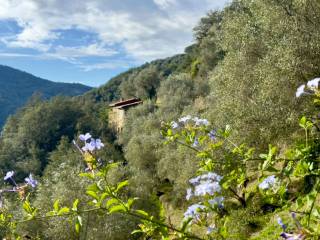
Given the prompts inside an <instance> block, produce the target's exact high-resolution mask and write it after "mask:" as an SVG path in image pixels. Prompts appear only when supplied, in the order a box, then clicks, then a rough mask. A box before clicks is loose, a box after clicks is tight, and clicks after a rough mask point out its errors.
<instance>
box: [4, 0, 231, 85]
mask: <svg viewBox="0 0 320 240" xmlns="http://www.w3.org/2000/svg"><path fill="white" fill-rule="evenodd" d="M227 1H228V0H73V1H66V0H23V1H21V0H1V1H0V64H4V65H8V66H11V67H14V68H18V69H21V70H24V71H27V72H29V73H32V74H34V75H36V76H39V77H42V78H45V79H48V80H52V81H59V82H79V83H82V84H86V85H90V86H99V85H101V84H104V83H105V82H107V81H108V80H109V79H110V78H111V77H113V76H115V75H116V74H118V73H120V72H123V71H125V70H127V69H128V68H130V67H134V66H138V65H141V64H142V63H145V62H147V61H151V60H154V59H158V58H164V57H168V56H172V55H174V54H177V53H182V52H183V50H184V48H185V47H186V46H188V45H190V44H191V43H192V41H193V38H192V28H193V27H194V26H195V25H196V24H197V22H198V21H199V19H200V18H201V17H202V16H204V15H205V14H206V13H207V12H208V11H209V10H216V9H219V8H221V7H223V6H224V5H225V3H226V2H227Z"/></svg>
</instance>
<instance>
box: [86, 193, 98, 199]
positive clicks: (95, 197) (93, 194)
mask: <svg viewBox="0 0 320 240" xmlns="http://www.w3.org/2000/svg"><path fill="white" fill-rule="evenodd" d="M86 194H87V195H89V196H90V197H92V198H94V199H96V200H98V199H99V197H98V195H97V193H96V192H94V191H86Z"/></svg>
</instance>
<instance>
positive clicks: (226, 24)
mask: <svg viewBox="0 0 320 240" xmlns="http://www.w3.org/2000/svg"><path fill="white" fill-rule="evenodd" d="M319 15H320V4H319V3H318V2H317V1H311V0H307V1H302V0H255V1H251V0H235V1H233V2H232V3H231V4H230V5H229V6H227V7H226V8H225V9H223V10H222V11H216V12H209V13H208V14H207V16H205V17H204V18H202V19H201V21H200V22H199V24H198V26H196V27H195V28H194V35H195V40H196V43H195V44H194V45H192V46H189V47H187V48H186V50H185V53H184V54H181V55H177V56H174V57H171V58H167V59H163V60H157V61H153V62H150V63H147V64H145V65H143V66H141V67H138V68H135V69H131V70H129V71H128V72H125V73H123V74H120V75H119V76H117V77H115V78H113V79H111V80H110V81H109V82H108V83H107V84H106V85H104V86H102V87H101V88H98V89H94V90H91V91H90V92H88V93H87V94H85V95H83V96H82V97H77V98H71V99H70V98H62V97H57V98H54V99H51V100H47V101H40V100H38V99H33V100H31V101H30V102H29V104H28V105H26V106H25V107H24V108H22V109H21V110H20V111H19V112H18V113H17V114H16V115H14V116H12V117H11V118H9V120H8V121H7V123H6V125H5V126H4V129H3V132H2V136H1V140H0V164H1V167H2V170H3V175H5V172H6V171H9V170H13V169H14V170H15V171H16V172H17V176H16V177H17V180H20V181H22V180H23V178H24V177H25V176H26V175H27V174H28V173H29V172H30V171H32V172H33V173H35V174H37V178H38V179H39V180H40V184H39V187H38V188H37V190H36V192H35V193H34V194H32V195H31V196H30V199H29V200H30V201H31V203H32V204H33V205H34V206H37V207H38V208H39V209H40V210H43V209H50V208H52V207H51V206H52V205H53V204H54V201H55V200H56V199H59V203H60V205H61V206H72V204H73V203H74V200H75V199H79V202H80V203H81V205H80V206H79V207H85V206H86V203H90V204H96V203H93V202H92V201H91V199H92V197H93V196H94V193H92V191H93V192H95V191H96V192H99V191H102V190H101V189H100V188H97V187H94V186H96V185H94V184H93V185H91V188H90V189H89V192H90V191H91V192H90V193H89V194H87V195H86V194H85V192H86V185H88V184H89V183H90V182H91V184H92V181H94V180H95V179H93V180H92V179H91V178H90V176H89V178H88V179H87V178H79V177H78V175H79V173H80V172H83V171H84V168H85V167H86V166H85V164H84V163H83V158H82V157H81V155H80V154H79V152H78V151H77V149H76V148H75V147H74V146H73V144H71V141H72V139H74V138H77V136H78V135H79V134H80V133H85V132H90V133H91V134H92V135H93V136H94V137H98V136H99V137H101V138H102V140H103V142H104V143H105V145H106V146H105V147H104V148H103V149H102V150H101V151H99V152H98V153H97V154H98V156H96V159H99V158H101V159H102V160H103V163H102V165H103V166H104V167H106V166H109V165H110V163H113V162H116V163H120V166H119V167H118V168H117V169H111V170H110V171H104V170H99V171H101V172H102V173H101V175H98V177H100V176H104V175H103V174H105V176H104V178H103V179H100V180H99V181H98V180H97V182H98V183H99V182H100V183H101V184H102V185H103V186H105V185H104V184H105V182H109V183H110V184H116V183H117V182H122V181H123V180H124V179H128V181H129V185H128V186H127V187H126V188H125V191H123V192H121V194H120V195H119V196H118V195H117V197H119V198H123V199H125V200H124V201H129V200H130V199H131V197H139V200H137V201H136V203H135V205H134V206H135V208H136V209H143V210H144V211H146V212H149V213H150V214H151V215H153V216H155V219H157V220H159V221H160V220H161V219H164V222H166V223H167V224H169V225H170V226H171V230H173V231H174V229H172V228H178V227H179V226H180V222H181V219H182V218H183V212H184V211H185V209H187V206H188V205H190V203H196V202H198V201H202V199H201V198H199V199H197V198H196V199H193V198H192V199H191V201H186V189H187V188H189V185H190V184H189V179H192V178H193V177H195V175H198V173H199V175H201V174H203V171H209V170H208V169H210V172H212V171H214V172H217V173H218V174H220V175H223V176H224V178H223V180H222V181H223V188H224V190H223V192H222V193H223V194H224V195H223V196H224V197H225V199H226V200H225V210H221V209H220V210H221V211H220V210H219V209H218V212H216V213H217V215H214V216H215V217H214V218H216V217H217V216H218V220H217V221H216V224H215V225H216V227H217V228H218V229H219V230H218V233H217V232H214V233H212V234H213V235H212V236H211V237H215V239H276V238H277V237H278V236H279V234H280V232H281V227H280V226H277V221H276V216H278V215H281V216H282V217H284V216H286V214H287V213H288V212H289V210H292V209H293V206H294V207H295V208H294V209H295V211H297V212H303V213H306V214H309V216H310V217H309V219H306V220H304V218H303V214H302V217H300V216H299V220H300V218H301V223H302V224H304V226H306V225H307V227H308V228H306V230H305V231H309V232H312V233H315V235H308V238H309V239H318V237H319V230H318V229H317V227H314V225H312V224H315V225H317V220H315V219H317V216H316V214H315V216H313V215H312V216H311V213H313V209H318V207H319V204H318V201H319V199H318V182H319V179H318V178H319V176H318V172H319V166H318V163H317V161H318V159H319V142H318V137H319V128H318V121H319V120H318V118H319V116H318V115H317V114H316V113H317V106H315V105H313V104H311V103H312V100H313V95H312V94H310V93H314V91H315V92H316V90H315V89H313V91H311V92H309V94H308V95H306V96H304V97H299V98H296V97H295V94H296V89H297V87H298V86H299V85H300V84H302V83H304V82H306V81H307V80H310V79H312V78H315V77H317V76H319V75H320V62H319V61H320V45H319V42H320V29H319V27H318V26H319V24H320V19H319V17H318V16H319ZM316 93H317V94H319V93H318V92H316ZM133 96H135V97H139V98H142V99H143V100H144V103H143V104H142V105H140V106H138V107H136V108H133V109H131V110H129V111H128V113H127V118H126V125H125V128H124V130H123V132H122V133H121V134H120V135H119V136H117V137H116V136H115V135H114V133H113V132H112V130H111V129H108V126H107V125H108V103H110V102H112V101H116V100H118V99H120V98H129V97H133ZM318 97H319V96H318ZM317 101H318V100H317ZM317 101H316V103H317ZM70 113H71V114H70ZM186 115H192V116H197V117H199V118H206V119H207V120H208V122H210V124H211V125H209V126H207V125H206V124H204V125H206V128H200V129H198V128H188V127H187V128H186V129H187V130H186V131H185V132H183V131H182V132H180V131H177V132H175V131H176V130H175V125H171V124H170V123H171V122H172V121H177V119H179V118H180V117H181V116H186ZM303 115H306V116H310V117H308V118H302V120H301V121H300V126H299V119H300V116H303ZM311 116H312V117H311ZM177 122H178V121H177ZM227 124H228V125H229V126H231V129H232V131H231V130H230V129H229V128H230V127H227V129H226V128H225V127H226V125H227ZM301 127H302V128H301ZM160 129H162V132H161V131H160ZM213 129H216V131H217V132H219V133H220V135H221V136H222V137H223V138H222V139H224V138H225V139H227V140H228V142H229V143H234V145H236V147H235V146H233V147H230V145H228V144H227V145H225V144H222V143H221V144H220V143H219V142H218V143H219V144H218V143H217V144H213V145H210V143H208V135H207V134H208V133H210V130H213ZM219 129H220V130H219ZM221 129H222V130H221ZM172 132H173V133H175V134H176V135H171V134H172ZM306 133H307V141H305V140H304V139H305V134H306ZM197 134H198V135H199V136H198V135H197ZM195 136H198V137H199V139H195ZM201 136H203V137H201ZM185 137H187V138H185ZM165 139H167V140H168V139H169V140H170V141H169V142H170V144H164V142H165V141H164V140H165ZM176 140H177V141H178V142H177V141H176ZM196 140H197V141H199V142H197V141H196ZM222 142H223V143H224V142H225V141H222ZM181 143H182V144H181ZM241 144H244V145H241ZM269 144H272V145H277V146H278V148H274V147H273V146H272V145H269ZM200 146H201V148H200ZM198 147H199V148H198ZM234 147H235V148H234ZM207 148H208V149H209V150H210V154H211V151H213V150H214V155H208V152H209V150H208V149H207ZM194 149H197V151H198V154H195V153H194ZM239 149H240V150H241V151H240V150H239ZM253 149H255V150H254V151H253ZM216 150H217V151H216ZM200 153H201V154H200ZM260 153H267V154H262V155H260ZM199 158H200V159H199ZM247 158H250V159H258V160H259V161H262V163H265V164H256V163H255V162H248V163H247V162H245V165H244V167H243V164H242V161H244V160H246V159H247ZM286 159H287V160H288V162H287V161H284V160H286ZM206 160H210V161H213V162H217V161H218V162H219V163H220V164H216V165H209V167H208V162H207V161H206ZM86 161H87V163H88V160H86ZM210 161H209V163H210ZM294 161H296V162H294ZM292 162H293V163H292ZM199 163H200V166H199ZM203 163H205V164H203ZM288 166H289V167H288ZM204 167H208V168H204ZM199 168H200V170H199ZM102 169H103V168H102ZM199 171H200V172H199ZM201 171H202V172H201ZM106 172H107V174H106ZM272 174H273V175H272ZM268 176H269V177H271V180H272V179H273V180H274V179H275V178H274V177H272V176H276V179H280V180H281V184H280V185H279V188H277V190H274V189H273V190H274V191H270V192H269V191H268V190H267V188H265V189H264V190H266V191H260V190H259V184H260V183H263V180H264V179H266V178H267V177H268ZM226 180H228V181H226ZM271 180H270V181H271ZM232 184H233V185H232ZM262 186H263V185H262ZM102 188H103V187H102ZM262 188H263V187H262ZM285 188H287V189H285ZM99 189H100V190H99ZM230 189H231V190H232V191H233V194H234V195H235V196H237V197H234V196H233V195H232V191H231V192H230V191H229V190H230ZM87 193H88V192H87ZM111 193H112V191H111ZM99 194H100V192H99ZM101 194H103V192H101ZM109 194H110V192H109ZM7 195H8V196H7ZM108 196H110V195H108ZM11 198H12V197H11V195H10V194H6V198H5V202H4V206H6V207H5V210H10V211H14V213H15V214H17V216H21V217H22V214H23V213H22V211H21V210H20V208H19V206H18V205H19V203H16V202H15V201H12V199H11ZM94 198H95V197H94ZM111 198H112V197H111ZM234 198H236V201H235V200H234ZM97 199H98V198H97ZM97 199H96V201H97ZM128 199H129V200H128ZM206 200H208V199H206ZM117 201H118V200H117ZM203 201H204V200H203ZM124 203H125V202H124ZM296 203H297V205H296ZM161 206H163V207H161ZM310 206H311V210H310ZM56 208H57V206H56ZM58 209H59V208H58ZM219 211H220V212H219ZM317 211H318V210H317ZM79 214H80V213H79ZM80 215H81V217H82V220H81V221H82V226H84V227H83V228H81V230H79V229H78V230H79V232H78V233H77V231H76V229H75V230H73V228H71V227H70V225H68V221H69V220H68V218H63V217H59V218H56V219H55V218H54V219H51V218H49V219H42V220H41V221H40V220H33V221H27V222H25V223H23V224H18V226H17V228H16V233H18V234H20V235H21V234H22V235H23V234H26V235H28V236H31V237H33V238H36V237H38V238H41V239H73V238H80V239H87V238H88V239H147V237H145V235H143V233H146V232H147V235H148V234H150V232H152V231H150V232H148V231H146V229H144V230H145V231H142V232H143V233H140V234H135V235H131V232H132V231H133V230H134V229H137V228H138V226H137V224H138V220H137V219H136V218H134V217H132V216H131V217H130V216H126V215H125V214H124V215H123V214H120V213H116V214H107V215H106V214H103V213H101V212H97V213H96V212H83V213H81V214H80ZM214 218H212V219H211V220H212V221H213V219H214ZM61 221H62V222H61ZM63 221H64V222H63ZM286 221H289V220H288V218H287V219H286ZM318 221H319V220H318ZM72 223H74V222H72ZM145 224H146V223H145ZM210 224H211V222H210ZM299 224H300V223H299ZM172 226H173V227H172ZM225 226H228V227H225ZM141 227H143V226H141V225H140V228H141ZM144 227H145V226H144ZM152 227H154V226H150V225H149V228H151V229H152ZM207 227H208V226H207ZM155 229H156V230H157V231H154V232H156V234H155V235H154V238H155V239H158V238H159V235H157V234H159V231H158V230H159V229H157V228H155ZM155 229H153V230H155ZM169 229H170V228H169ZM290 229H292V231H296V230H295V228H294V227H292V226H290ZM149 230H150V229H149ZM7 232H8V229H7V228H4V230H3V234H7ZM154 232H153V233H154ZM160 232H161V231H160ZM79 233H80V234H79ZM192 233H194V234H196V235H197V236H200V237H199V238H200V239H210V236H207V235H206V234H205V232H203V231H202V230H201V229H198V228H197V227H195V228H193V231H192ZM304 234H305V235H303V237H305V236H307V233H304ZM317 234H318V235H317ZM176 237H178V235H176ZM180 237H181V238H182V239H186V238H187V239H188V238H192V236H190V235H180ZM183 237H184V238H183ZM288 239H289V238H288ZM296 239H303V238H302V237H301V238H296Z"/></svg>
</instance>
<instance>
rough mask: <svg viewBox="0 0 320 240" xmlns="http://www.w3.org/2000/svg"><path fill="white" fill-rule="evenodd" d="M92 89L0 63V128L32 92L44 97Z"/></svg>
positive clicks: (72, 93) (68, 94) (69, 94)
mask: <svg viewBox="0 0 320 240" xmlns="http://www.w3.org/2000/svg"><path fill="white" fill-rule="evenodd" d="M90 89H92V88H91V87H88V86H85V85H82V84H78V83H57V82H52V81H49V80H46V79H42V78H39V77H36V76H34V75H32V74H30V73H27V72H24V71H20V70H18V69H14V68H12V67H8V66H4V65H0V128H1V127H2V125H3V124H4V122H5V120H6V119H7V117H8V116H9V115H10V114H12V113H14V112H15V111H16V110H17V109H18V108H19V107H22V106H23V105H24V104H25V103H26V102H27V100H28V99H29V98H30V97H31V96H32V95H33V94H34V93H40V94H41V95H42V96H43V97H44V98H50V97H53V96H56V95H64V96H77V95H81V94H83V93H85V92H87V91H89V90H90Z"/></svg>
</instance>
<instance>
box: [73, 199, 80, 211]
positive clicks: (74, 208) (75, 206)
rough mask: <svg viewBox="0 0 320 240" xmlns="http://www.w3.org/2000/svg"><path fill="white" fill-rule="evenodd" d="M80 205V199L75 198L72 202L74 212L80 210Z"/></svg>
mask: <svg viewBox="0 0 320 240" xmlns="http://www.w3.org/2000/svg"><path fill="white" fill-rule="evenodd" d="M78 205H79V199H76V200H74V202H73V204H72V211H74V212H76V211H78Z"/></svg>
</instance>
